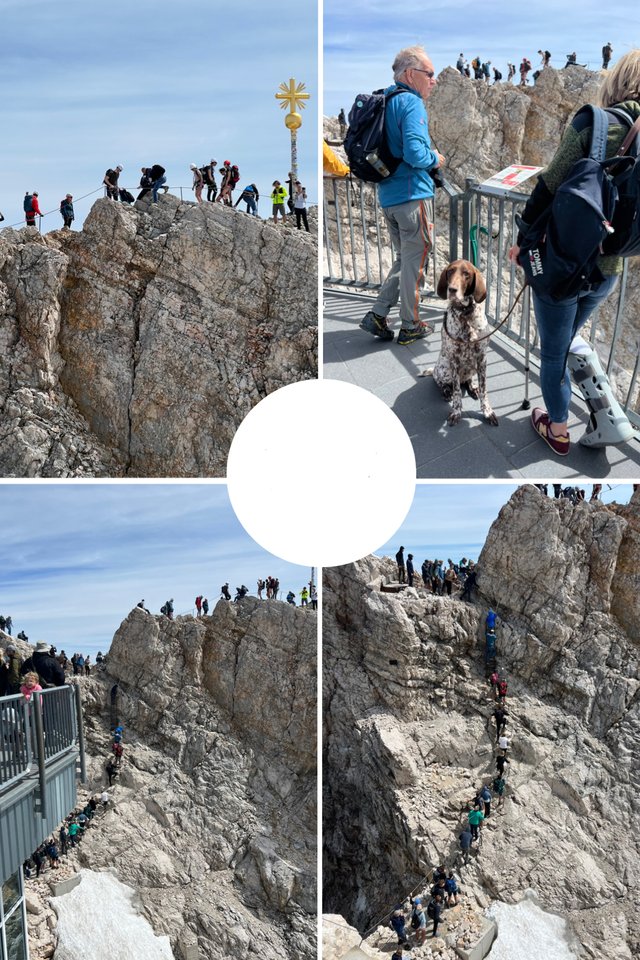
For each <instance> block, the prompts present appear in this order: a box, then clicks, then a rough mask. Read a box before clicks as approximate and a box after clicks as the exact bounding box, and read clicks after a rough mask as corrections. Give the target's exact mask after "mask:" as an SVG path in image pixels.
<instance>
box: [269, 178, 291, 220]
mask: <svg viewBox="0 0 640 960" xmlns="http://www.w3.org/2000/svg"><path fill="white" fill-rule="evenodd" d="M272 186H273V193H272V194H271V213H272V214H273V222H274V223H277V222H278V214H280V217H281V219H282V222H283V223H284V222H285V220H286V219H287V217H286V214H285V212H284V201H285V198H286V196H287V191H286V190H285V188H284V187H283V186H282V184H281V183H280V181H279V180H274V181H273V184H272Z"/></svg>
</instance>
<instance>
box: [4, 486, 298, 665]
mask: <svg viewBox="0 0 640 960" xmlns="http://www.w3.org/2000/svg"><path fill="white" fill-rule="evenodd" d="M0 529H2V538H1V539H0V612H1V613H2V614H3V615H4V616H6V615H7V614H11V616H12V618H13V624H14V629H13V633H14V635H15V634H17V633H18V632H19V631H20V630H21V629H22V630H24V631H25V633H26V634H27V636H28V637H29V640H30V641H31V642H34V643H35V642H36V641H38V640H47V641H50V642H51V643H53V644H55V646H57V648H58V650H60V649H64V650H65V651H66V652H67V653H68V654H71V653H72V652H73V651H74V650H79V651H80V650H81V651H82V652H83V653H87V652H90V653H92V654H95V653H96V652H97V651H98V650H102V651H103V653H104V652H105V651H106V649H107V648H108V647H109V644H110V642H111V640H112V638H113V634H114V633H115V631H116V630H117V628H118V626H119V625H120V623H121V621H122V620H123V619H124V617H125V616H126V615H127V614H128V613H129V611H130V610H131V608H132V607H134V606H135V605H136V604H137V603H138V601H139V600H141V599H143V598H144V600H145V605H146V606H147V607H148V609H149V610H151V611H152V612H154V613H157V612H158V611H159V609H160V607H161V606H162V604H163V603H164V602H165V600H167V599H168V598H169V597H172V598H173V599H174V607H175V611H176V614H178V613H191V612H192V610H193V602H194V598H195V597H196V596H197V595H198V594H200V593H201V594H203V595H204V596H206V597H208V599H209V605H210V608H212V607H213V605H214V604H215V602H216V601H217V600H218V598H219V596H220V586H221V585H222V584H223V583H224V582H225V581H226V580H228V581H229V584H230V587H231V588H232V589H231V593H232V595H235V589H234V588H235V587H236V586H239V585H240V584H241V583H244V584H246V586H247V587H249V591H250V593H252V594H254V595H255V592H256V580H257V579H258V577H261V578H263V579H264V578H265V577H266V576H268V575H270V576H274V577H278V578H279V579H280V583H281V585H282V586H283V587H284V588H285V589H286V590H288V589H289V588H291V589H293V591H294V592H295V593H299V592H300V590H301V588H302V587H303V586H304V584H305V583H307V582H308V580H309V577H310V570H308V569H307V568H306V567H298V566H294V565H292V564H289V563H286V562H285V561H284V560H280V559H279V558H276V557H273V556H272V555H271V554H268V553H266V551H264V550H262V548H261V547H258V546H257V545H256V544H255V543H254V541H253V540H251V539H250V538H249V536H248V535H247V534H246V533H245V531H244V529H243V527H242V526H241V525H240V523H239V521H238V520H237V518H236V516H235V513H234V512H233V509H232V508H231V505H230V503H229V499H228V496H227V488H226V485H224V484H144V483H143V484H137V483H136V484H129V483H123V482H122V481H119V482H117V483H113V484H94V483H69V482H67V483H64V484H49V483H44V482H42V481H38V482H36V483H22V484H12V483H0Z"/></svg>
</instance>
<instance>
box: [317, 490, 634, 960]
mask: <svg viewBox="0 0 640 960" xmlns="http://www.w3.org/2000/svg"><path fill="white" fill-rule="evenodd" d="M478 569H479V573H478V586H479V591H478V594H477V595H474V601H473V603H466V602H462V601H461V600H459V599H456V598H448V597H437V596H433V595H431V594H427V593H426V592H425V591H423V589H422V588H421V586H418V588H407V589H406V590H405V591H404V592H403V593H401V594H392V593H382V592H380V583H381V580H383V579H394V578H395V564H394V562H393V561H392V560H390V559H388V558H385V559H380V558H377V557H367V558H365V559H363V560H361V561H359V562H357V563H355V564H351V565H348V566H345V567H341V568H334V569H331V570H326V571H325V573H324V589H323V604H324V618H325V619H324V696H325V704H324V716H325V730H324V751H325V757H324V768H323V769H324V781H325V795H324V831H325V832H324V874H323V880H324V887H325V903H324V909H325V910H326V911H327V912H328V913H329V914H341V915H342V916H344V917H346V919H347V921H348V923H350V924H352V925H354V926H356V927H357V928H358V930H359V931H360V934H362V933H363V932H366V933H367V934H368V941H367V942H368V943H369V945H370V946H372V947H373V946H378V945H380V944H383V943H386V944H387V947H386V949H388V948H389V946H390V945H391V943H392V942H393V939H394V937H393V934H392V932H391V931H390V930H388V929H387V930H386V932H385V930H384V929H383V928H380V927H378V926H377V924H378V922H379V918H380V916H381V915H382V914H384V912H385V910H387V911H389V912H390V911H391V909H393V906H394V904H395V903H397V902H398V900H400V899H402V898H403V897H404V895H405V893H407V892H408V891H409V890H412V889H413V888H414V887H415V886H416V885H419V884H420V883H421V881H422V882H424V878H425V877H426V876H427V875H428V873H429V871H430V870H431V868H433V867H435V866H437V865H438V864H440V863H442V862H444V863H446V864H451V863H454V862H455V856H456V847H457V836H458V833H459V830H460V826H459V825H460V824H461V822H462V819H463V817H464V810H465V808H467V809H468V807H467V804H468V803H469V801H470V800H471V798H472V797H473V794H474V790H475V786H476V785H477V784H478V783H479V782H481V781H483V780H484V782H490V778H491V777H492V776H493V775H494V771H495V767H494V756H495V746H494V745H495V727H494V724H493V720H492V718H491V714H492V711H493V698H492V696H491V691H490V688H489V685H488V683H487V680H486V677H485V664H484V656H483V648H484V626H485V616H486V612H487V609H488V607H489V605H492V606H493V607H494V609H495V610H497V612H498V616H499V620H498V627H497V636H498V663H499V665H500V667H501V668H502V669H503V670H504V672H505V674H506V676H507V679H508V683H509V696H508V698H507V708H508V710H509V711H510V714H511V718H510V728H511V729H510V735H511V738H512V748H511V751H510V760H511V764H510V771H509V774H508V776H507V792H506V798H505V803H504V807H503V808H502V809H501V810H500V811H499V812H498V811H493V812H492V815H491V817H490V819H489V820H488V821H487V825H486V827H485V830H484V840H483V845H482V849H481V851H480V852H479V854H478V855H477V856H475V857H473V858H472V860H471V864H470V866H469V867H467V868H464V869H463V871H462V883H463V891H464V894H465V899H466V901H467V902H468V903H470V904H472V905H473V906H474V907H475V908H476V909H478V910H483V909H484V908H485V907H486V906H487V905H488V904H489V903H490V902H491V901H493V900H498V901H504V902H505V903H515V902H517V901H520V900H521V899H522V898H523V897H524V895H525V892H526V891H527V890H529V889H533V890H534V891H535V892H536V893H537V895H538V897H539V899H540V901H541V902H542V904H543V905H544V906H545V908H546V909H549V910H551V911H553V912H556V913H559V914H561V915H562V916H563V917H565V918H566V919H567V921H568V923H569V929H570V932H571V936H572V937H573V938H574V942H575V949H576V952H577V956H579V957H581V958H583V957H584V958H594V960H595V958H598V960H600V958H603V957H606V958H607V960H632V958H634V957H637V956H638V955H640V921H639V919H638V918H639V915H640V914H639V907H640V894H639V893H638V890H639V887H640V856H639V853H640V840H639V839H638V823H639V815H640V814H639V805H638V795H639V794H638V791H639V787H640V774H639V771H640V762H639V761H640V746H639V744H640V670H639V647H638V640H639V633H640V631H639V629H638V623H639V622H640V617H639V615H638V614H639V612H640V611H639V609H638V606H639V604H640V599H639V598H640V590H639V589H638V587H639V582H638V581H639V577H640V574H639V572H638V571H639V570H640V493H636V494H634V496H633V498H632V500H631V503H630V504H629V505H628V506H618V505H615V504H613V505H606V506H605V505H604V504H601V503H597V502H594V503H588V502H582V503H578V504H576V505H574V504H572V503H571V502H570V501H568V500H559V501H556V500H552V499H547V498H546V497H543V496H542V495H541V494H540V492H539V491H538V490H536V489H535V488H534V487H533V486H522V487H520V488H519V489H518V490H517V491H516V492H515V493H514V494H513V496H512V497H511V499H510V500H509V501H508V503H507V504H506V505H505V506H504V507H503V508H502V510H501V511H500V514H499V516H498V517H497V519H496V520H495V521H494V523H493V525H492V527H491V529H490V532H489V534H488V536H487V540H486V543H485V545H484V548H483V550H482V553H481V556H480V559H479V564H478ZM418 583H420V580H419V578H418ZM496 814H497V815H496ZM445 918H446V911H445ZM334 919H335V918H334ZM372 924H373V925H374V930H373V931H370V930H369V928H370V926H371V925H372ZM428 942H429V941H428ZM455 946H456V940H455V937H453V938H445V939H440V938H436V940H434V941H433V942H429V946H427V947H424V948H417V949H415V950H414V956H416V957H418V958H422V957H427V956H430V955H431V954H430V953H429V951H430V950H432V948H433V949H434V950H435V952H436V953H437V954H438V956H441V957H442V958H453V957H455V956H456V955H457V954H456V953H455V952H454V948H455ZM336 955H338V954H336Z"/></svg>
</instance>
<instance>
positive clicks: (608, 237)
mask: <svg viewBox="0 0 640 960" xmlns="http://www.w3.org/2000/svg"><path fill="white" fill-rule="evenodd" d="M582 109H583V110H590V111H591V112H592V114H593V132H592V137H591V145H590V148H589V156H588V157H584V158H581V159H580V160H577V161H576V162H575V163H574V165H573V167H572V169H571V172H570V173H569V175H568V177H566V179H565V180H564V181H563V183H561V184H560V186H559V187H558V189H557V190H556V192H555V195H554V198H553V202H552V204H551V205H550V206H549V207H548V208H547V210H545V211H544V213H542V214H541V215H540V216H539V217H538V219H537V220H536V221H535V223H533V224H531V225H528V224H526V223H525V222H524V221H523V220H522V219H521V218H519V217H517V218H516V219H517V221H518V226H519V227H520V229H521V230H522V233H523V237H522V242H521V244H520V256H519V258H518V261H519V263H520V266H521V267H522V268H523V270H524V273H525V277H526V281H527V283H528V284H529V285H530V286H531V287H532V288H533V290H534V291H536V292H537V293H543V294H549V295H551V297H553V299H555V300H563V299H565V298H566V297H571V296H575V295H576V294H577V293H578V292H579V291H580V290H582V289H583V288H585V287H587V286H588V285H589V283H592V282H596V281H598V280H602V275H601V274H600V271H599V270H598V269H597V266H596V263H597V260H598V258H599V257H600V256H602V255H603V254H607V255H618V256H632V255H633V254H634V253H638V252H640V223H639V222H638V212H639V204H640V192H639V187H640V179H639V178H640V166H638V159H637V158H634V157H631V156H623V154H624V153H625V152H626V150H627V149H628V147H629V146H630V144H631V142H632V141H633V140H634V135H633V133H632V131H629V134H628V135H627V137H626V138H625V140H624V142H623V144H622V146H621V147H620V149H619V150H618V153H617V154H616V156H615V157H611V158H610V159H608V160H606V159H605V152H606V147H607V132H608V129H609V116H608V114H607V112H606V111H604V110H602V109H600V108H599V107H594V106H590V105H587V106H586V107H583V108H582ZM615 113H616V114H617V115H620V114H621V113H622V111H619V110H616V111H615ZM624 116H625V117H626V119H627V120H628V121H629V123H631V118H630V117H628V116H627V115H626V114H624ZM637 124H638V128H637V129H636V136H637V133H638V131H640V119H639V120H638V121H637ZM632 126H634V129H635V125H632ZM636 146H637V144H636ZM618 184H620V189H622V190H623V191H624V193H623V196H624V200H623V205H622V207H620V212H618V197H619V187H618Z"/></svg>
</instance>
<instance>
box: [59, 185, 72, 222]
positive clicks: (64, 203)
mask: <svg viewBox="0 0 640 960" xmlns="http://www.w3.org/2000/svg"><path fill="white" fill-rule="evenodd" d="M60 214H61V216H62V220H63V223H62V229H63V230H70V229H71V224H72V223H73V221H74V213H73V197H72V196H71V194H70V193H68V194H67V195H66V197H65V198H64V200H61V201H60Z"/></svg>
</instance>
